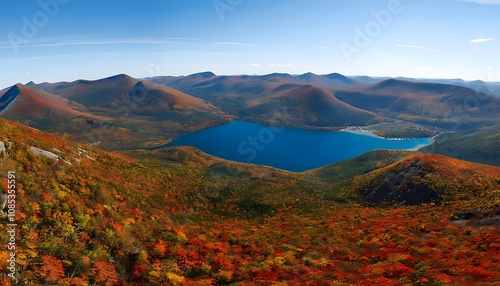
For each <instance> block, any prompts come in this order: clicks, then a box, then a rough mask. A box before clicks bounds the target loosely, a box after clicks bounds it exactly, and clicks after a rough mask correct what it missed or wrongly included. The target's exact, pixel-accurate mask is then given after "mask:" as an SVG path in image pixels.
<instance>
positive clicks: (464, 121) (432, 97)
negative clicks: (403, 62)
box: [335, 79, 500, 130]
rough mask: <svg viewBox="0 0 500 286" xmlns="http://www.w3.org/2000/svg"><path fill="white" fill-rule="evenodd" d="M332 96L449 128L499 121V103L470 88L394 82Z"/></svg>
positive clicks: (394, 115)
mask: <svg viewBox="0 0 500 286" xmlns="http://www.w3.org/2000/svg"><path fill="white" fill-rule="evenodd" d="M335 97H337V98H338V99H339V100H342V101H344V102H346V103H348V104H351V105H353V106H355V107H358V108H361V109H365V110H369V111H371V112H375V113H378V114H381V115H385V116H387V117H390V118H394V119H400V120H405V121H412V122H416V123H421V124H426V125H431V126H438V127H443V128H450V129H455V130H456V129H467V128H470V127H474V126H480V125H484V124H491V123H494V122H496V121H498V119H499V115H498V112H497V110H499V109H500V100H499V99H498V98H495V97H493V96H491V95H488V94H485V93H479V92H476V91H474V90H472V89H469V88H465V87H460V86H454V85H447V84H437V83H415V82H409V81H401V80H396V79H389V80H385V81H382V82H379V83H376V84H373V85H370V86H365V87H361V88H356V89H352V90H350V91H337V92H335Z"/></svg>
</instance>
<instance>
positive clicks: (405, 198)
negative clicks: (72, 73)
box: [0, 72, 500, 285]
mask: <svg viewBox="0 0 500 286" xmlns="http://www.w3.org/2000/svg"><path fill="white" fill-rule="evenodd" d="M364 80H365V81H361V80H359V79H357V78H355V77H352V78H351V77H345V76H342V75H340V74H328V75H323V76H320V75H315V74H312V73H307V74H303V75H298V76H297V75H289V74H270V75H264V76H217V75H215V74H213V73H210V72H205V73H199V74H194V75H190V76H185V77H155V78H149V79H134V78H132V77H129V76H127V75H117V76H112V77H108V78H104V79H100V80H95V81H88V80H77V81H74V82H58V83H33V82H31V83H28V84H26V85H23V84H17V85H15V86H12V87H9V88H7V89H5V90H3V91H2V93H0V94H1V97H0V110H1V111H0V117H1V118H0V142H1V143H3V144H0V146H5V147H4V148H3V149H2V150H0V172H1V173H3V174H8V172H9V171H15V173H16V184H17V185H16V186H17V189H16V196H17V197H16V201H18V202H19V203H18V204H17V205H16V208H17V209H16V211H17V217H16V219H17V221H16V222H17V225H18V229H17V230H18V236H19V237H16V239H17V240H16V243H17V245H16V259H17V260H16V263H17V265H19V268H18V271H17V272H16V275H17V278H18V279H19V280H20V281H22V282H25V283H34V284H37V285H38V284H49V285H89V284H99V285H353V284H355V285H373V284H375V285H447V284H452V285H474V284H477V285H496V284H497V283H498V281H500V271H499V268H498V265H499V261H498V257H497V255H496V253H498V251H500V248H499V245H498V243H496V242H497V241H499V240H500V229H499V226H498V208H499V207H500V168H499V166H500V162H498V160H499V158H500V154H499V148H498V146H500V141H498V140H499V138H500V137H499V136H500V135H499V126H498V122H499V118H498V116H499V115H498V112H496V111H497V110H498V107H499V105H500V99H498V98H497V97H494V96H492V95H489V94H486V93H480V92H478V91H475V90H472V89H469V88H467V87H463V86H454V85H450V84H439V83H425V82H413V81H405V80H399V79H380V80H377V79H372V80H371V81H370V80H367V79H366V78H364ZM193 136H194V137H196V136H200V137H197V138H196V140H197V141H196V142H197V144H198V145H196V144H191V143H192V142H187V141H183V140H186V138H192V137H193ZM405 138H406V139H405ZM409 138H411V139H409ZM186 142H187V143H186ZM188 143H189V144H188ZM336 144H337V145H336ZM379 144H380V145H379ZM185 145H194V146H195V147H198V148H195V147H192V146H185ZM424 145H425V146H424ZM366 147H368V148H366ZM205 148H209V149H205ZM210 148H213V150H215V151H214V152H212V151H210ZM410 149H411V150H410ZM414 149H418V151H415V150H414ZM412 150H413V151H412ZM217 152H223V153H225V154H226V155H227V154H229V153H231V154H233V155H235V156H240V157H239V158H238V157H231V156H226V155H224V154H220V153H217ZM210 154H212V155H210ZM214 154H215V155H217V156H218V157H216V156H213V155H214ZM332 156H333V157H335V156H336V157H335V158H333V157H332ZM223 158H226V159H223ZM228 159H230V160H228ZM261 159H265V160H264V161H261ZM266 160H271V161H266ZM272 160H277V161H275V162H280V163H279V164H275V163H273V161H272ZM238 161H239V162H238ZM306 163H307V164H306ZM266 165H267V166H266ZM268 166H272V167H268ZM287 170H288V171H287ZM2 183H3V184H4V185H5V186H7V185H8V182H7V180H6V179H4V180H3V181H2ZM2 218H4V219H6V218H7V217H6V216H2ZM0 231H1V232H3V233H5V232H6V231H7V226H6V224H2V225H0ZM7 239H8V238H7V237H6V236H1V237H0V242H1V243H2V244H6V243H8V241H7ZM9 255H10V253H9V252H7V251H6V250H4V249H2V250H0V258H1V260H2V263H0V267H1V268H0V269H1V270H2V271H3V273H7V272H6V271H7V267H8V265H7V263H6V262H5V261H7V259H8V257H9ZM2 279H4V280H5V279H7V277H6V276H5V275H4V276H2ZM5 281H6V280H5ZM279 283H281V284H279ZM283 283H285V284H283Z"/></svg>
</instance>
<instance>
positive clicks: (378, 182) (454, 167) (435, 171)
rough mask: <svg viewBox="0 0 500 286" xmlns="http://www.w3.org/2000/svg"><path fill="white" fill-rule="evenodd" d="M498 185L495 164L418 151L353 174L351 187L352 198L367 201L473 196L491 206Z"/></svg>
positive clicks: (443, 199) (408, 201) (415, 201)
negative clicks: (399, 159)
mask: <svg viewBox="0 0 500 286" xmlns="http://www.w3.org/2000/svg"><path fill="white" fill-rule="evenodd" d="M495 186H496V187H495ZM498 187H500V168H498V167H494V166H489V165H482V164H478V163H471V162H467V161H462V160H458V159H453V158H449V157H445V156H442V155H435V154H420V155H416V156H412V157H409V158H406V159H404V160H402V161H400V162H397V163H394V164H392V165H389V166H387V167H384V168H381V169H378V170H375V171H373V172H371V173H369V174H366V175H362V176H359V177H357V178H355V179H354V180H353V186H352V189H351V191H354V197H355V198H356V199H358V200H359V201H361V202H365V203H369V204H373V203H389V204H393V203H401V204H410V205H416V204H421V203H429V202H436V203H440V202H450V201H455V202H457V201H467V200H470V199H472V198H474V199H477V200H483V201H484V205H491V206H495V204H498V203H500V201H498V195H499V194H498V193H497V191H494V190H495V188H497V189H498ZM486 190H489V191H488V192H486ZM495 197H496V198H495Z"/></svg>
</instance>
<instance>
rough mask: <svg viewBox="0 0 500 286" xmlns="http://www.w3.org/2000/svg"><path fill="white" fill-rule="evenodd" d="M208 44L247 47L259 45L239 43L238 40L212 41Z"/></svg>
mask: <svg viewBox="0 0 500 286" xmlns="http://www.w3.org/2000/svg"><path fill="white" fill-rule="evenodd" d="M210 45H228V46H247V47H256V46H260V45H256V44H247V43H239V42H214V43H210Z"/></svg>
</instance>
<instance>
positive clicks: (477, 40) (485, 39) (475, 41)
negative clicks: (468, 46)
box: [469, 38, 495, 44]
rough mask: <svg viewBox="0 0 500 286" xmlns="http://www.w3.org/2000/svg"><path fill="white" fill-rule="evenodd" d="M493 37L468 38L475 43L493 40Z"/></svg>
mask: <svg viewBox="0 0 500 286" xmlns="http://www.w3.org/2000/svg"><path fill="white" fill-rule="evenodd" d="M493 40H495V38H479V39H473V40H470V41H469V43H473V44H477V43H484V42H489V41H493Z"/></svg>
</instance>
